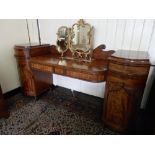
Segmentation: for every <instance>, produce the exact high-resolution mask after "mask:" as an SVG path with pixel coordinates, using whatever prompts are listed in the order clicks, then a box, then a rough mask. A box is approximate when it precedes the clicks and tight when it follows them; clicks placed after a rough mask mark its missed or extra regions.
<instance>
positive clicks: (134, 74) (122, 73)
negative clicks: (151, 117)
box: [103, 50, 150, 133]
mask: <svg viewBox="0 0 155 155" xmlns="http://www.w3.org/2000/svg"><path fill="white" fill-rule="evenodd" d="M149 68H150V63H149V59H148V54H147V52H142V51H139V52H138V51H126V50H119V51H116V52H115V53H114V54H112V56H111V57H109V63H108V73H107V79H106V91H105V97H104V109H103V111H104V112H103V120H104V124H105V125H107V126H109V127H111V128H112V129H115V130H116V131H119V132H129V133H131V132H133V130H134V126H135V123H136V119H137V114H138V110H139V109H140V103H141V100H142V96H143V91H144V88H145V84H146V80H147V76H148V73H149Z"/></svg>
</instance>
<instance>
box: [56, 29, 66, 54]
mask: <svg viewBox="0 0 155 155" xmlns="http://www.w3.org/2000/svg"><path fill="white" fill-rule="evenodd" d="M56 45H57V50H58V52H59V53H61V56H63V53H64V52H66V51H67V49H68V28H67V27H65V26H62V27H60V28H59V29H58V32H57V43H56Z"/></svg>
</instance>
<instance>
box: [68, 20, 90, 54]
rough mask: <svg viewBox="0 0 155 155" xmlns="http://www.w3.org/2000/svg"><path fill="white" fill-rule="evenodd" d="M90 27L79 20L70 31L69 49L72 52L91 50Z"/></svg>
mask: <svg viewBox="0 0 155 155" xmlns="http://www.w3.org/2000/svg"><path fill="white" fill-rule="evenodd" d="M91 31H92V27H91V26H90V25H89V24H87V23H84V21H83V20H80V21H79V22H78V23H76V24H74V25H73V26H72V29H71V49H72V50H74V51H81V52H89V50H90V48H91Z"/></svg>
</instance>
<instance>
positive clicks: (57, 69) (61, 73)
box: [54, 67, 64, 75]
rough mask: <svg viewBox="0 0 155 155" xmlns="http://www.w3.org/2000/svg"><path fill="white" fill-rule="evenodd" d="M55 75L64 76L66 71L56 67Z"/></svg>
mask: <svg viewBox="0 0 155 155" xmlns="http://www.w3.org/2000/svg"><path fill="white" fill-rule="evenodd" d="M54 73H56V74H60V75H64V69H63V68H60V67H55V68H54Z"/></svg>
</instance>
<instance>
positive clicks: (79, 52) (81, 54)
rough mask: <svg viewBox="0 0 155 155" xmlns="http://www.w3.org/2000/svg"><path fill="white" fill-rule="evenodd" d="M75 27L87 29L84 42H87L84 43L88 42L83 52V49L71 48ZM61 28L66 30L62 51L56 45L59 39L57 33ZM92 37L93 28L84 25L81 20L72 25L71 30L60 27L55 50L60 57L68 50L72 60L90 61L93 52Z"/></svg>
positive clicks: (58, 36)
mask: <svg viewBox="0 0 155 155" xmlns="http://www.w3.org/2000/svg"><path fill="white" fill-rule="evenodd" d="M75 26H77V27H79V29H80V27H82V28H84V27H86V26H87V27H88V28H89V30H88V32H87V35H86V40H87V41H86V42H88V44H85V45H86V46H87V47H86V50H83V48H80V47H77V48H74V47H73V39H74V36H75V32H74V27H75ZM62 28H66V31H67V33H66V37H65V38H66V40H65V42H66V49H65V50H62V49H61V47H60V45H58V41H59V38H60V37H61V35H60V34H59V32H60V30H61V29H62ZM92 37H93V27H92V26H91V25H90V24H88V23H85V22H84V20H83V19H80V20H79V21H78V22H77V23H75V24H73V26H72V27H71V28H67V27H66V26H61V27H60V28H59V29H58V32H57V50H58V52H59V53H60V54H61V57H63V54H64V52H66V51H67V50H68V49H69V50H70V51H71V53H72V57H73V58H80V59H84V60H89V61H91V56H92V52H93V44H92Z"/></svg>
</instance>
